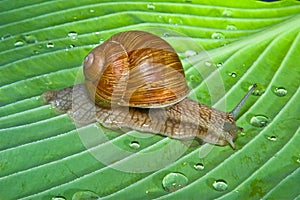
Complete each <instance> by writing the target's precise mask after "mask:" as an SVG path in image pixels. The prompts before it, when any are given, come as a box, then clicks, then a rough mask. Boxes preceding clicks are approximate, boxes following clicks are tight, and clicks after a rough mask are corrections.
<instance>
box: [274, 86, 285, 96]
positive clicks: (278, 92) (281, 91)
mask: <svg viewBox="0 0 300 200" xmlns="http://www.w3.org/2000/svg"><path fill="white" fill-rule="evenodd" d="M274 93H275V94H276V95H277V96H279V97H284V96H285V95H287V89H285V88H284V87H277V88H275V90H274Z"/></svg>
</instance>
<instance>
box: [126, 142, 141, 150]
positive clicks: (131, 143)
mask: <svg viewBox="0 0 300 200" xmlns="http://www.w3.org/2000/svg"><path fill="white" fill-rule="evenodd" d="M129 146H130V147H131V148H132V149H138V148H140V146H141V145H140V143H139V142H138V141H132V142H130V144H129Z"/></svg>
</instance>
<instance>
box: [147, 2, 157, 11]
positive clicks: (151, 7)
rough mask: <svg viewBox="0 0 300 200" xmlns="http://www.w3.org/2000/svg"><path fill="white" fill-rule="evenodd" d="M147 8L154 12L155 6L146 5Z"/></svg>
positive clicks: (151, 4)
mask: <svg viewBox="0 0 300 200" xmlns="http://www.w3.org/2000/svg"><path fill="white" fill-rule="evenodd" d="M147 8H148V9H149V10H155V5H154V4H153V3H148V4H147Z"/></svg>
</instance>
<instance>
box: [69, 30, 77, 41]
mask: <svg viewBox="0 0 300 200" xmlns="http://www.w3.org/2000/svg"><path fill="white" fill-rule="evenodd" d="M77 36H78V33H77V32H75V31H70V32H69V33H68V37H69V38H71V39H72V40H76V39H77Z"/></svg>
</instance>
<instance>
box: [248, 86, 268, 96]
mask: <svg viewBox="0 0 300 200" xmlns="http://www.w3.org/2000/svg"><path fill="white" fill-rule="evenodd" d="M256 85H257V87H256V88H255V89H254V90H253V92H252V94H253V95H254V96H261V95H262V94H263V93H265V91H266V90H265V87H264V86H263V85H261V84H256ZM251 88H252V85H251V86H249V88H248V90H250V89H251Z"/></svg>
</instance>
